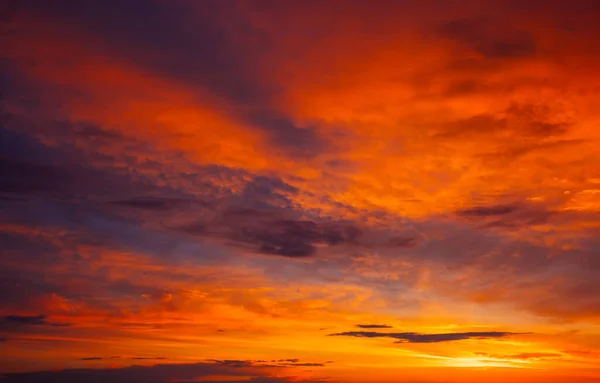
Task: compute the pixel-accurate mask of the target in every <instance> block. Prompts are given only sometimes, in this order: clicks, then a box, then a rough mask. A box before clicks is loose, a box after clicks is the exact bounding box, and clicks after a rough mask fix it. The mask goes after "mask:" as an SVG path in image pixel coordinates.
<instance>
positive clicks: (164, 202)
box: [109, 197, 207, 210]
mask: <svg viewBox="0 0 600 383" xmlns="http://www.w3.org/2000/svg"><path fill="white" fill-rule="evenodd" d="M109 203H110V204H112V205H118V206H126V207H131V208H135V209H146V210H169V209H172V208H177V207H185V206H187V205H193V204H196V205H200V206H207V204H206V203H205V202H204V201H200V200H186V199H181V198H165V197H137V198H130V199H124V200H117V201H110V202H109Z"/></svg>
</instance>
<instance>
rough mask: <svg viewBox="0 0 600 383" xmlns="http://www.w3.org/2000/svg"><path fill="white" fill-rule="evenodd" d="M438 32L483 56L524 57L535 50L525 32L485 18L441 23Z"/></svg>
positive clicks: (532, 40) (533, 44)
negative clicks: (496, 23)
mask: <svg viewBox="0 0 600 383" xmlns="http://www.w3.org/2000/svg"><path fill="white" fill-rule="evenodd" d="M439 33H440V35H442V36H444V37H447V38H449V39H451V40H454V41H456V42H458V43H459V44H461V45H462V46H465V47H468V48H470V49H472V50H473V51H475V52H477V53H479V54H481V55H482V56H483V57H484V58H487V59H517V58H528V57H532V56H534V55H535V54H536V53H537V50H538V49H537V46H536V42H535V40H534V38H533V36H532V35H531V34H530V33H529V32H527V31H525V30H519V29H511V27H510V26H507V25H503V26H500V25H494V23H493V22H490V21H489V20H475V19H460V20H453V21H450V22H447V23H445V24H444V25H443V26H442V27H441V28H440V29H439Z"/></svg>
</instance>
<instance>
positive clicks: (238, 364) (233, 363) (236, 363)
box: [211, 358, 333, 368]
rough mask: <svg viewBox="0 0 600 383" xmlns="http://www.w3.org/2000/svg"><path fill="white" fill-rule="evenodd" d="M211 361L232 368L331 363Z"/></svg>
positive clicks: (312, 365) (279, 360) (282, 360)
mask: <svg viewBox="0 0 600 383" xmlns="http://www.w3.org/2000/svg"><path fill="white" fill-rule="evenodd" d="M211 362H213V363H217V364H220V365H223V366H228V367H233V368H245V367H270V368H277V367H279V368H281V367H325V365H326V364H329V363H333V362H331V361H328V362H326V363H314V362H301V361H300V359H296V358H294V359H274V360H271V361H266V360H237V359H226V360H217V359H213V360H211Z"/></svg>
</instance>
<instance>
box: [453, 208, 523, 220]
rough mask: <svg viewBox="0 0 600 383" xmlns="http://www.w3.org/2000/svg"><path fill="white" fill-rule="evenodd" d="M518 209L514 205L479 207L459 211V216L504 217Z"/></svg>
mask: <svg viewBox="0 0 600 383" xmlns="http://www.w3.org/2000/svg"><path fill="white" fill-rule="evenodd" d="M517 209H518V207H517V206H514V205H495V206H479V207H473V208H469V209H464V210H459V211H458V214H459V215H462V216H465V217H490V216H502V215H507V214H510V213H513V212H514V211H516V210H517Z"/></svg>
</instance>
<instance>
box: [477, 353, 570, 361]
mask: <svg viewBox="0 0 600 383" xmlns="http://www.w3.org/2000/svg"><path fill="white" fill-rule="evenodd" d="M475 355H477V356H484V357H488V358H495V359H513V360H532V359H533V360H548V359H558V358H561V357H562V356H563V355H562V354H558V353H552V352H524V353H521V354H514V355H498V354H488V353H485V352H478V353H476V354H475Z"/></svg>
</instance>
